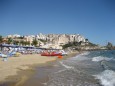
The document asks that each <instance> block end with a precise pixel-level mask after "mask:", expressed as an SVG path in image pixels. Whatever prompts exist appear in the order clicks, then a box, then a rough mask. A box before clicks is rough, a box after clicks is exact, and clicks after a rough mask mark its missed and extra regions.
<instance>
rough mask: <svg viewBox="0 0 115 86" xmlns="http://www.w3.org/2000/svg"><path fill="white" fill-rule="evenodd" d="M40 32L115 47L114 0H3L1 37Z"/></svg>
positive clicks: (0, 14) (0, 11) (0, 25)
mask: <svg viewBox="0 0 115 86" xmlns="http://www.w3.org/2000/svg"><path fill="white" fill-rule="evenodd" d="M39 33H43V34H81V35H83V36H84V37H85V38H87V39H89V41H91V42H93V43H96V44H100V45H105V44H107V42H111V43H113V44H115V0H0V35H2V36H7V35H9V34H20V35H37V34H39Z"/></svg>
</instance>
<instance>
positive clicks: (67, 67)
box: [60, 61, 74, 69]
mask: <svg viewBox="0 0 115 86" xmlns="http://www.w3.org/2000/svg"><path fill="white" fill-rule="evenodd" d="M60 64H61V65H62V66H63V67H65V68H66V69H74V67H72V66H68V65H65V64H64V63H63V62H61V61H60Z"/></svg>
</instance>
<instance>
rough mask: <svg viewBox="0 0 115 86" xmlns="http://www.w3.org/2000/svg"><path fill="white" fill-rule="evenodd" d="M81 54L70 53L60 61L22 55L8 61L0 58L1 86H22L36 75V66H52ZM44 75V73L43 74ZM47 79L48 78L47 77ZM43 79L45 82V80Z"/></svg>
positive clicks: (39, 56) (54, 58)
mask: <svg viewBox="0 0 115 86" xmlns="http://www.w3.org/2000/svg"><path fill="white" fill-rule="evenodd" d="M77 54H79V52H72V53H69V54H68V55H67V56H63V58H61V59H59V58H58V57H57V56H55V57H54V56H53V57H47V56H41V55H40V54H29V55H20V56H19V57H9V58H8V60H7V61H3V58H0V83H1V84H0V86H12V85H14V84H15V86H22V85H23V83H24V82H25V81H26V80H28V78H29V77H30V76H31V74H34V72H35V70H34V68H36V66H37V67H38V66H41V67H42V66H43V65H47V63H48V64H49V63H50V64H51V63H53V62H55V61H59V60H64V59H67V58H70V57H73V56H75V55H77ZM41 74H42V73H41ZM45 79H47V77H45ZM45 79H43V80H45Z"/></svg>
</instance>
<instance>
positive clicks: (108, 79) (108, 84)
mask: <svg viewBox="0 0 115 86" xmlns="http://www.w3.org/2000/svg"><path fill="white" fill-rule="evenodd" d="M95 77H96V79H99V80H100V83H101V84H102V85H103V86H115V72H114V71H112V70H105V71H103V72H102V73H100V74H98V75H95Z"/></svg>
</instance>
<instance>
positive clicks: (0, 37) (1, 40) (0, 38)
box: [0, 35, 3, 43]
mask: <svg viewBox="0 0 115 86" xmlns="http://www.w3.org/2000/svg"><path fill="white" fill-rule="evenodd" d="M2 42H3V37H2V36H1V35H0V43H2Z"/></svg>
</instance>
